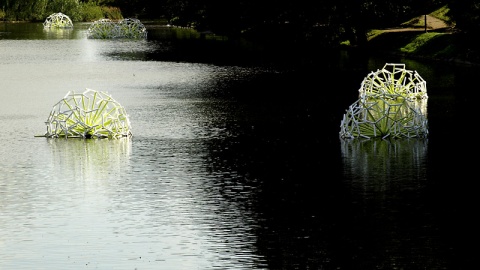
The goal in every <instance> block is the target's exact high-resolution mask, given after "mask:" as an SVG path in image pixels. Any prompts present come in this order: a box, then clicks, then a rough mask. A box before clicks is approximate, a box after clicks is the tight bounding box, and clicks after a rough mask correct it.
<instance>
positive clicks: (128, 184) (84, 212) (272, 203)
mask: <svg viewBox="0 0 480 270" xmlns="http://www.w3.org/2000/svg"><path fill="white" fill-rule="evenodd" d="M87 28H88V24H76V25H75V27H74V29H73V30H58V31H55V30H49V31H46V30H44V29H43V26H42V25H41V24H39V23H27V24H0V119H1V122H0V123H1V125H2V128H1V130H0V136H1V138H3V143H2V144H1V146H0V269H471V268H470V265H472V264H474V262H476V260H474V259H475V258H476V255H477V254H476V252H474V248H472V247H474V246H475V245H476V240H474V238H473V237H474V235H476V234H477V230H478V229H477V227H476V226H474V224H475V223H474V220H476V216H475V215H476V214H475V213H476V212H477V209H476V207H475V205H477V204H478V199H477V198H478V196H477V195H476V192H475V190H476V189H475V188H474V186H473V185H474V184H476V183H475V182H476V180H475V179H476V178H477V177H476V176H475V175H477V171H476V170H475V165H476V164H475V165H474V160H476V159H477V158H476V156H475V155H476V153H477V152H476V151H475V148H474V147H477V146H476V140H475V133H474V132H475V131H474V125H475V121H476V118H474V117H475V116H476V114H475V112H476V110H475V109H476V107H475V106H476V105H475V104H474V101H477V100H478V91H476V87H475V85H476V79H477V78H478V74H480V73H479V72H480V69H479V68H478V67H475V66H473V67H472V66H459V65H454V64H452V63H443V62H441V63H439V62H426V61H423V62H422V61H413V60H407V59H402V58H398V57H366V56H364V55H361V54H354V53H346V52H340V53H338V54H325V55H322V54H321V53H319V54H312V57H311V58H309V57H308V55H306V54H305V52H296V51H295V52H288V53H283V54H282V53H281V52H275V53H279V54H278V55H274V54H273V53H272V54H268V53H265V54H261V53H257V52H252V51H250V52H249V51H242V52H239V51H229V50H226V49H222V48H223V47H218V48H217V47H214V48H213V49H211V48H210V46H211V45H212V43H209V42H207V41H205V40H201V39H199V38H198V37H197V36H196V35H195V33H193V32H192V31H190V30H187V29H173V28H166V27H161V26H158V25H154V24H152V25H147V29H148V30H149V35H148V38H147V40H140V41H138V40H137V41H128V40H94V39H87V38H86V31H87ZM190 41H192V42H190ZM252 55H254V57H252ZM272 56H274V57H272ZM305 56H306V57H305ZM262 57H264V58H262ZM275 57H277V58H278V59H277V60H278V62H279V63H280V64H278V65H277V64H272V63H273V62H272V61H271V60H272V59H273V58H275ZM322 57H324V58H323V59H324V60H325V61H322ZM292 59H294V60H298V61H293V62H292ZM282 60H285V61H282ZM387 62H389V63H399V62H402V63H405V64H406V68H407V69H411V70H417V71H418V72H419V74H420V75H421V76H422V77H423V78H424V79H425V80H426V81H427V89H428V95H429V99H428V119H429V133H430V134H429V137H428V138H427V139H409V140H407V139H402V140H396V141H378V140H372V141H345V140H341V139H340V138H339V131H340V121H341V119H342V116H343V114H344V112H345V110H346V109H347V108H348V106H349V105H350V104H352V103H353V102H354V101H355V100H356V99H357V96H358V88H359V87H360V83H361V81H362V79H363V78H364V77H365V76H366V75H367V74H368V73H370V72H371V71H375V70H377V69H381V68H382V67H383V65H384V64H385V63H387ZM86 88H90V89H94V90H98V91H105V92H108V93H109V94H110V95H112V97H113V98H115V100H117V101H118V102H119V103H121V105H123V106H124V107H125V109H126V111H127V113H128V114H129V117H130V122H131V125H132V133H133V137H132V138H124V139H119V140H82V139H72V138H70V139H47V138H44V137H35V135H41V134H44V133H45V132H46V126H45V121H46V120H47V117H48V115H49V113H50V110H51V109H52V107H53V105H55V104H56V103H57V102H58V101H59V100H61V99H62V98H63V97H64V96H65V95H66V94H67V92H68V91H75V92H79V93H80V92H83V91H84V90H85V89H86Z"/></svg>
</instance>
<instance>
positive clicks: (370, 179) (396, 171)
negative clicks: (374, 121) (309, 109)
mask: <svg viewBox="0 0 480 270" xmlns="http://www.w3.org/2000/svg"><path fill="white" fill-rule="evenodd" d="M427 150H428V139H397V140H382V139H355V140H341V151H342V160H343V165H344V166H343V167H344V170H343V172H344V176H345V178H346V179H351V180H352V185H353V186H352V188H353V189H356V190H357V191H359V192H360V193H365V192H366V193H369V192H378V191H387V190H389V189H391V188H393V187H395V188H394V190H397V191H399V190H402V189H405V188H406V189H409V188H411V187H418V185H423V184H424V180H425V179H426V173H427V172H426V171H427V170H426V165H427V164H426V163H427V162H426V157H427Z"/></svg>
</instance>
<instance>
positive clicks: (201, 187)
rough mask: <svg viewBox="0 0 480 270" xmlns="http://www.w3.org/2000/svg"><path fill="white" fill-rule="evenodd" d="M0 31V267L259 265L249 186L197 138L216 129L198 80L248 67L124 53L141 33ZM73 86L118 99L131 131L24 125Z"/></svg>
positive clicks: (37, 122)
mask: <svg viewBox="0 0 480 270" xmlns="http://www.w3.org/2000/svg"><path fill="white" fill-rule="evenodd" d="M0 43H1V45H2V50H1V51H0V59H1V60H2V61H1V64H0V81H2V86H1V91H0V119H1V121H2V125H3V127H4V128H3V129H1V130H0V136H1V137H2V139H3V143H2V145H1V146H0V155H1V156H0V164H1V167H0V227H1V230H0V269H32V268H35V269H66V268H84V267H86V268H89V267H91V268H99V269H134V268H138V269H232V268H235V269H252V268H256V269H259V268H263V264H264V261H265V258H263V257H262V256H261V255H259V254H258V251H257V248H256V242H257V239H256V234H255V231H256V230H257V229H258V221H257V216H256V214H255V213H254V212H252V210H251V209H252V205H251V204H254V203H255V201H254V200H250V198H251V197H252V194H251V193H250V191H251V188H249V186H248V184H247V183H245V182H244V179H243V177H242V176H241V175H239V174H238V173H237V172H236V171H235V170H231V169H227V170H226V171H222V172H212V171H211V170H209V169H208V168H210V167H212V164H210V163H211V160H210V159H209V150H208V149H206V146H205V145H208V144H209V143H210V140H212V139H221V138H222V136H228V135H229V134H225V131H224V129H223V128H222V126H219V125H222V121H223V117H226V115H227V114H226V112H224V111H222V110H223V108H222V107H221V105H218V104H221V102H219V101H216V100H215V98H214V97H213V95H212V92H215V91H216V90H215V89H216V88H218V86H220V87H221V86H222V85H223V84H224V83H225V82H226V81H228V80H235V79H239V78H241V77H242V76H247V77H248V76H250V75H252V74H255V72H257V71H255V70H250V69H242V68H237V67H216V66H213V65H205V64H196V63H174V62H160V61H149V62H147V61H136V60H135V61H129V60H128V59H130V58H129V57H130V56H132V57H133V58H134V59H137V57H139V56H138V54H137V52H138V51H148V48H146V47H145V46H147V47H148V46H157V44H149V43H135V44H134V43H131V42H130V43H129V42H118V43H117V42H113V41H98V40H84V39H73V40H65V39H58V40H41V39H40V40H21V41H14V40H0ZM129 50H130V51H129ZM130 53H132V55H130ZM123 56H125V57H126V59H119V58H121V57H123ZM87 87H88V88H92V89H95V90H99V91H107V92H109V93H110V94H111V95H112V96H113V97H114V98H115V99H116V100H118V101H119V102H121V103H122V105H123V106H124V107H125V108H126V110H127V113H128V114H129V115H130V120H131V122H132V132H133V134H134V137H133V138H132V139H129V140H118V141H117V140H76V139H73V140H70V139H67V140H65V139H46V138H35V137H33V136H34V135H39V134H42V133H43V132H44V131H45V130H46V127H45V124H44V121H45V120H46V119H47V117H48V113H49V112H50V110H51V108H52V106H53V105H54V104H55V103H56V102H57V101H58V100H59V99H60V98H62V97H63V96H64V95H65V94H66V93H67V92H68V91H70V90H74V91H83V90H84V89H85V88H87ZM206 97H208V98H206ZM217 106H218V110H216V109H215V108H217ZM219 114H221V115H219Z"/></svg>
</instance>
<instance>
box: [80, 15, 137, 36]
mask: <svg viewBox="0 0 480 270" xmlns="http://www.w3.org/2000/svg"><path fill="white" fill-rule="evenodd" d="M87 33H88V34H87V37H88V38H92V39H114V38H126V39H145V38H147V29H146V28H145V26H144V25H143V24H142V23H141V22H140V20H138V19H130V18H127V19H123V20H120V21H118V22H114V21H112V20H110V19H100V20H97V21H94V22H93V23H92V24H91V25H90V27H89V28H88V32H87Z"/></svg>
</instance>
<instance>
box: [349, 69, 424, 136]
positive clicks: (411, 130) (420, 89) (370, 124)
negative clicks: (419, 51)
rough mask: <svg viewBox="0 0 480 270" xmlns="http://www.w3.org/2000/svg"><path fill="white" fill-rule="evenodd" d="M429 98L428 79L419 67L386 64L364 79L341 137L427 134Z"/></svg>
mask: <svg viewBox="0 0 480 270" xmlns="http://www.w3.org/2000/svg"><path fill="white" fill-rule="evenodd" d="M389 68H390V69H389ZM427 98H428V96H427V87H426V82H425V81H424V80H423V79H422V78H421V77H420V75H418V73H417V72H416V71H410V70H406V69H405V65H404V64H386V65H385V66H384V67H383V68H382V69H381V70H377V72H372V73H370V74H369V75H368V76H367V77H365V79H364V80H363V81H362V84H361V87H360V89H359V99H358V100H357V101H356V102H354V103H353V104H352V105H351V106H350V107H349V108H348V110H347V112H346V113H345V114H344V116H343V119H342V122H341V125H340V137H342V138H387V137H391V138H402V137H403V138H415V137H427V135H428V121H427V109H426V108H427Z"/></svg>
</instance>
